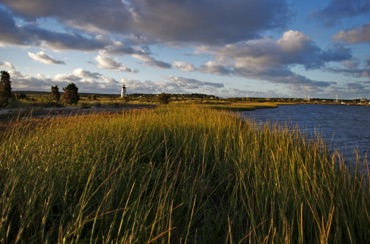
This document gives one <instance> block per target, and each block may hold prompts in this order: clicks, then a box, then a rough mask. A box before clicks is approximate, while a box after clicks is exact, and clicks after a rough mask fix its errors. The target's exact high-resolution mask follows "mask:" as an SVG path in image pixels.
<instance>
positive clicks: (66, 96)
mask: <svg viewBox="0 0 370 244" xmlns="http://www.w3.org/2000/svg"><path fill="white" fill-rule="evenodd" d="M63 91H64V93H63V95H62V100H63V102H64V103H66V104H77V103H78V101H79V100H80V96H79V95H78V87H77V86H76V85H75V84H74V83H70V84H68V85H67V86H66V87H64V88H63Z"/></svg>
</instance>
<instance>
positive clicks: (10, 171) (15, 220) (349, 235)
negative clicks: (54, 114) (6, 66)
mask: <svg viewBox="0 0 370 244" xmlns="http://www.w3.org/2000/svg"><path fill="white" fill-rule="evenodd" d="M0 143H1V147H0V175H1V178H0V187H1V191H0V194H1V196H0V206H1V207H0V211H1V212H0V214H1V218H0V242H1V243H9V242H14V243H30V242H31V243H32V242H33V243H43V242H48V243H57V242H58V243H62V242H65V243H81V242H83V243H85V242H94V243H95V242H96V243H102V242H106V243H108V242H119V243H165V242H167V243H245V242H251V243H261V242H266V243H272V242H275V243H283V242H292V243H303V242H307V243H318V242H322V243H329V242H330V243H333V242H334V243H336V242H353V243H366V241H367V240H369V239H370V233H369V229H370V223H369V219H370V218H369V212H370V201H369V196H370V188H369V182H368V181H366V177H368V175H369V171H367V172H366V175H357V174H354V175H353V176H352V175H351V174H350V173H349V172H348V170H346V168H345V167H344V165H343V162H341V158H340V156H338V155H339V154H333V155H330V154H329V153H328V150H327V148H326V146H325V144H324V143H323V142H322V140H321V139H320V138H319V137H318V138H317V140H314V141H308V140H307V139H305V138H304V136H303V135H302V133H301V132H300V131H299V130H298V129H297V128H293V129H288V128H284V127H279V126H277V125H265V126H261V125H257V124H255V123H254V122H253V121H243V120H242V119H240V117H238V116H237V115H236V114H233V113H229V112H226V111H217V110H213V109H209V108H206V107H204V106H196V105H188V106H180V105H178V106H175V105H168V106H159V107H158V108H156V109H155V110H140V111H132V112H127V113H125V114H121V115H110V116H107V115H104V116H103V115H84V116H75V117H72V116H71V117H68V118H50V119H45V120H42V121H41V122H38V123H36V124H35V123H34V122H33V121H32V120H31V121H30V120H26V119H23V120H21V121H19V122H18V124H17V125H13V126H12V127H11V128H9V129H8V130H7V131H6V132H5V133H4V134H2V137H1V139H0ZM338 165H341V167H337V166H338Z"/></svg>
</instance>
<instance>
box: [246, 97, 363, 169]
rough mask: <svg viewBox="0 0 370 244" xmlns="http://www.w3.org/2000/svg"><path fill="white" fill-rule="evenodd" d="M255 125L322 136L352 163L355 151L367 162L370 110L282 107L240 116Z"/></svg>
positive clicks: (336, 106) (305, 106)
mask: <svg viewBox="0 0 370 244" xmlns="http://www.w3.org/2000/svg"><path fill="white" fill-rule="evenodd" d="M241 114H242V116H243V117H245V118H250V119H252V120H255V121H256V122H262V123H263V122H265V121H269V122H272V123H273V122H277V123H280V124H289V125H292V126H294V125H298V126H299V127H300V129H301V130H302V131H303V132H305V133H307V134H308V135H312V134H314V132H315V131H316V132H319V134H320V135H321V136H322V137H323V139H324V141H325V142H326V144H327V145H329V148H331V149H332V150H337V149H338V150H340V152H341V153H342V154H343V155H344V156H345V158H346V159H347V160H348V161H349V162H348V163H350V161H352V160H353V159H354V158H355V153H354V152H355V150H358V153H359V156H360V157H361V158H362V159H364V158H365V157H367V152H368V151H370V129H369V126H370V107H366V106H344V105H309V104H304V105H303V104H302V105H280V106H279V107H278V108H276V109H260V110H255V111H248V112H243V113H241Z"/></svg>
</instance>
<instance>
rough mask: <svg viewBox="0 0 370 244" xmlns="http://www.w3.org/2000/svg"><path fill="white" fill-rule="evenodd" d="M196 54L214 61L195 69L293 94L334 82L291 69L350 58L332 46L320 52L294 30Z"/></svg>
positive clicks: (317, 66) (320, 66) (345, 51)
mask: <svg viewBox="0 0 370 244" xmlns="http://www.w3.org/2000/svg"><path fill="white" fill-rule="evenodd" d="M197 53H206V54H211V55H213V56H214V60H212V61H209V62H207V63H205V64H204V65H201V66H199V67H197V68H196V70H198V71H201V72H204V73H210V74H215V75H228V76H240V77H244V78H246V79H248V80H250V79H253V80H261V81H268V82H270V83H274V84H282V85H285V86H288V87H289V88H290V89H291V90H293V91H295V92H298V91H299V92H324V91H325V90H326V89H328V88H329V87H331V86H334V85H336V82H332V81H320V80H312V79H309V78H307V77H304V76H302V75H299V74H295V73H294V72H292V70H291V68H292V67H294V66H302V67H304V68H305V69H323V68H324V67H326V66H327V64H328V63H330V62H342V61H347V60H350V59H351V58H352V55H351V52H350V49H348V48H345V47H343V46H341V45H334V46H332V47H330V48H328V49H326V50H323V49H321V48H320V47H319V46H317V45H316V44H315V43H314V42H313V40H311V39H310V38H309V37H308V36H306V35H305V34H304V33H302V32H299V31H293V30H290V31H287V32H285V33H283V35H282V36H281V37H280V38H278V39H276V40H274V39H272V38H262V39H255V40H249V41H242V42H238V43H234V44H227V45H224V46H223V47H221V48H220V47H213V46H205V45H203V46H202V47H200V48H198V50H197Z"/></svg>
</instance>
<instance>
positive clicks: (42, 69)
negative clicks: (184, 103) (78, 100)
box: [0, 0, 370, 99]
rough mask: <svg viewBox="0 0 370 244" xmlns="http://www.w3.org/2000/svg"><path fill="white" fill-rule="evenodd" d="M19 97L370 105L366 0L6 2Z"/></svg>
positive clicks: (0, 23) (10, 66) (1, 53)
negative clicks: (208, 97)
mask: <svg viewBox="0 0 370 244" xmlns="http://www.w3.org/2000/svg"><path fill="white" fill-rule="evenodd" d="M0 69H1V70H6V71H8V72H9V73H10V75H11V79H12V87H13V90H14V91H21V90H37V91H50V87H51V86H52V85H58V86H59V87H60V88H62V87H65V86H66V85H67V84H68V83H71V82H73V83H75V84H76V85H77V86H78V87H79V91H80V92H86V93H110V94H111V93H116V94H119V92H120V87H121V86H122V84H125V85H126V87H127V91H128V93H161V92H166V93H206V94H212V95H217V96H220V97H302V98H304V97H311V98H313V97H319V98H336V97H337V96H338V97H339V98H343V99H345V98H349V99H350V98H362V97H364V98H370V2H369V1H368V0H311V1H306V0H296V1H293V0H181V1H180V0H89V1H87V0H85V1H83V0H79V1H77V0H63V1H60V0H33V1H28V0H0Z"/></svg>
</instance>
